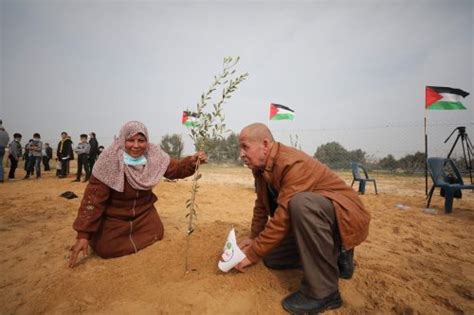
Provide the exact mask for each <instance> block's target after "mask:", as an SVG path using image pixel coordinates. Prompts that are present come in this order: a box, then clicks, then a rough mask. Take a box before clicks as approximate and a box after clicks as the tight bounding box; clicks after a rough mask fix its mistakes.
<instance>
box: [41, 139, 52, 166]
mask: <svg viewBox="0 0 474 315" xmlns="http://www.w3.org/2000/svg"><path fill="white" fill-rule="evenodd" d="M52 157H53V149H52V148H51V147H50V146H49V143H45V144H44V147H43V166H44V171H45V172H48V171H51V168H50V167H49V160H51V159H52Z"/></svg>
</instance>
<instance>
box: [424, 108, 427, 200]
mask: <svg viewBox="0 0 474 315" xmlns="http://www.w3.org/2000/svg"><path fill="white" fill-rule="evenodd" d="M424 125H425V196H428V133H427V132H426V108H425V124H424Z"/></svg>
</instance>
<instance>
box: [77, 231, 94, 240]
mask: <svg viewBox="0 0 474 315" xmlns="http://www.w3.org/2000/svg"><path fill="white" fill-rule="evenodd" d="M80 238H85V239H86V240H90V238H91V237H90V234H89V233H87V232H77V237H76V239H80Z"/></svg>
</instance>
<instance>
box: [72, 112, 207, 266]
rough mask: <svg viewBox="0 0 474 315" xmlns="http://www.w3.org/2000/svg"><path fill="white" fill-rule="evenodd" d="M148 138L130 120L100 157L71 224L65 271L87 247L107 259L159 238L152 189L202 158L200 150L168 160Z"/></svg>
mask: <svg viewBox="0 0 474 315" xmlns="http://www.w3.org/2000/svg"><path fill="white" fill-rule="evenodd" d="M148 140H149V138H148V132H147V129H146V127H145V125H143V124H142V123H140V122H137V121H131V122H128V123H126V124H125V125H124V126H123V127H122V129H121V130H120V135H119V137H118V138H117V139H116V140H115V141H114V143H113V144H112V145H111V146H110V147H108V148H107V149H106V150H104V152H103V153H102V154H101V155H100V157H99V160H98V161H97V162H96V164H95V165H94V170H93V171H92V176H91V178H90V179H89V183H88V185H87V187H86V190H85V192H84V197H83V199H82V202H81V206H80V207H79V211H78V214H77V218H76V220H75V221H74V224H73V228H74V230H76V231H77V241H76V244H75V245H74V246H73V247H72V248H71V251H72V254H71V257H70V259H69V266H70V267H74V265H75V264H76V260H77V257H78V255H79V253H80V252H83V253H84V255H87V250H88V246H89V245H91V247H92V248H93V249H94V251H95V252H96V253H97V254H98V255H99V256H100V257H102V258H112V257H120V256H124V255H128V254H133V253H136V252H138V251H139V250H141V249H143V248H145V247H147V246H149V245H151V244H153V243H154V242H156V241H158V240H161V239H162V238H163V224H162V223H161V220H160V217H159V216H158V213H157V211H156V209H155V207H154V205H153V204H154V203H155V202H156V200H157V197H156V196H155V194H153V192H152V189H153V187H155V186H156V185H157V184H158V181H159V180H160V178H161V177H162V176H165V177H166V178H169V179H176V178H184V177H187V176H190V175H192V174H193V173H194V170H195V165H196V162H197V161H198V160H199V161H200V163H205V162H206V159H207V157H206V155H205V154H204V153H202V152H200V153H196V154H195V155H193V156H190V157H187V158H185V159H183V160H180V161H177V160H173V159H170V157H169V156H168V154H166V153H165V152H163V151H162V150H161V149H160V147H158V146H157V145H154V144H151V143H149V141H148Z"/></svg>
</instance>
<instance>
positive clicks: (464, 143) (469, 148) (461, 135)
mask: <svg viewBox="0 0 474 315" xmlns="http://www.w3.org/2000/svg"><path fill="white" fill-rule="evenodd" d="M456 130H457V131H458V135H457V137H456V140H455V141H454V143H453V146H452V147H451V150H449V153H448V159H449V158H451V154H452V153H453V151H454V148H455V147H456V144H457V143H458V141H459V139H461V147H462V153H463V157H464V163H465V165H466V169H467V170H468V171H469V177H470V179H471V184H472V156H473V145H472V142H471V139H470V138H469V135H468V134H467V133H466V127H465V126H459V127H456V128H454V130H453V131H452V132H451V134H450V135H449V136H448V138H447V139H446V140H444V143H446V142H448V141H449V139H450V138H451V136H452V135H453V134H454V133H455V132H456Z"/></svg>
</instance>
